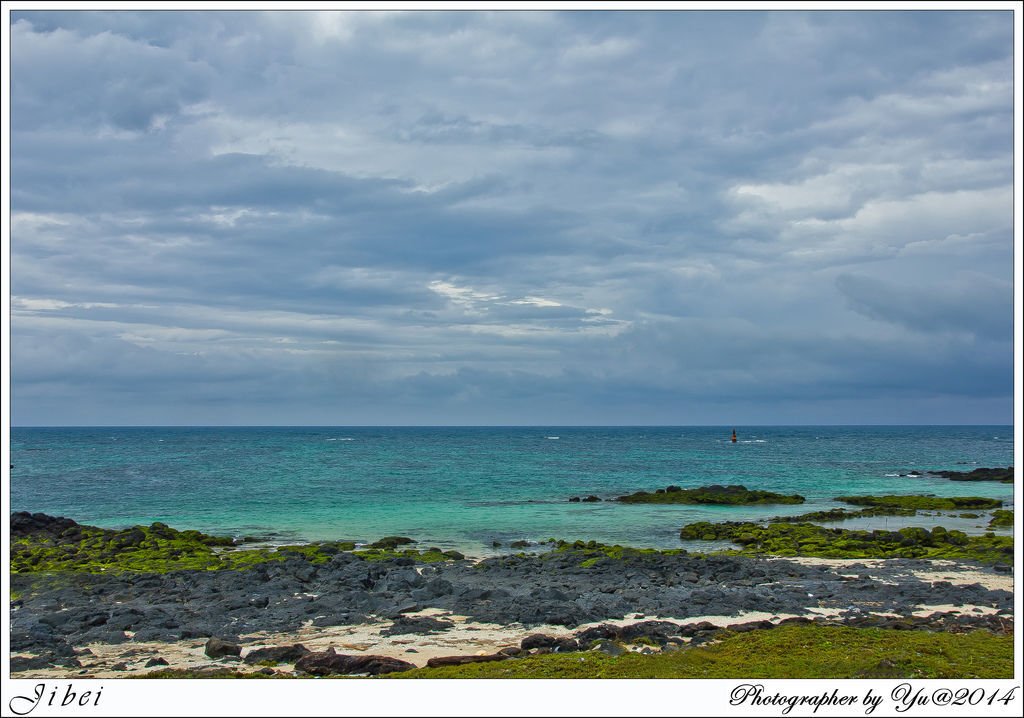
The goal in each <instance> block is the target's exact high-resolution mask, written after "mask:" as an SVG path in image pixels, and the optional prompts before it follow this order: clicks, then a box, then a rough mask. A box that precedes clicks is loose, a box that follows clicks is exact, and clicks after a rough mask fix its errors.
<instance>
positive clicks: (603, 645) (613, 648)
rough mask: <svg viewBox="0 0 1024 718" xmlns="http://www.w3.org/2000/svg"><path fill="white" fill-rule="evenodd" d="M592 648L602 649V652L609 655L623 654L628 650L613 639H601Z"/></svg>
mask: <svg viewBox="0 0 1024 718" xmlns="http://www.w3.org/2000/svg"><path fill="white" fill-rule="evenodd" d="M592 650H595V651H600V652H601V653H607V654H608V655H609V656H621V655H622V654H623V653H625V652H626V649H625V648H623V647H622V646H620V645H619V644H617V643H613V642H611V641H600V642H598V643H597V644H596V645H595V646H594V648H593V649H592Z"/></svg>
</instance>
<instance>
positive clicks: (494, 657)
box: [427, 652, 511, 668]
mask: <svg viewBox="0 0 1024 718" xmlns="http://www.w3.org/2000/svg"><path fill="white" fill-rule="evenodd" d="M509 658H511V656H509V655H506V654H503V653H501V652H498V653H491V654H488V655H486V656H437V657H436V658H431V659H430V660H428V661H427V668H440V667H441V666H464V665H466V664H467V663H491V662H492V661H505V660H508V659H509Z"/></svg>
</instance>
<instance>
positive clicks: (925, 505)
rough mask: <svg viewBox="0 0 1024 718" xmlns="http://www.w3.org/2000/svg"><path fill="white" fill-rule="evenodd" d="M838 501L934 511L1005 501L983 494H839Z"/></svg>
mask: <svg viewBox="0 0 1024 718" xmlns="http://www.w3.org/2000/svg"><path fill="white" fill-rule="evenodd" d="M836 501H844V502H846V503H848V504H853V505H854V506H894V507H898V508H903V509H915V510H917V509H926V510H933V511H952V510H956V509H998V508H999V507H1000V506H1002V505H1003V502H1002V501H1000V500H998V499H986V498H983V497H981V496H954V497H952V498H942V497H939V496H837V497H836Z"/></svg>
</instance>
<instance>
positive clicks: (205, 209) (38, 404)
mask: <svg viewBox="0 0 1024 718" xmlns="http://www.w3.org/2000/svg"><path fill="white" fill-rule="evenodd" d="M1011 18H1012V15H1011V14H1009V13H1003V12H977V13H969V12H955V13H945V12H933V11H929V12H885V13H873V12H854V13H845V12H813V13H801V12H743V13H735V12H730V13H714V12H635V13H633V12H616V13H607V12H573V13H555V12H511V13H509V12H499V13H488V12H432V13H417V12H412V13H368V12H352V13H335V12H328V13H315V12H270V13H262V12H147V13H135V12H118V11H115V12H50V11H40V12H16V13H12V29H11V78H12V85H11V121H12V124H11V126H12V147H11V179H12V182H11V229H12V232H11V269H12V271H11V292H12V295H13V297H12V317H11V329H12V375H13V382H12V383H13V387H12V389H13V419H14V421H15V423H22V424H32V423H76V422H85V423H175V422H177V423H193V422H196V423H222V422H226V423H236V422H240V423H275V422H285V423H335V422H341V423H473V422H484V423H537V422H545V421H554V422H565V423H579V422H582V423H594V422H596V423H611V424H614V423H620V422H624V423H644V422H650V423H672V422H685V423H705V422H712V421H743V420H746V421H761V422H766V423H776V422H782V421H785V422H793V421H796V422H800V421H827V422H830V423H843V422H853V423H856V422H872V421H890V420H905V421H935V420H941V421H949V422H957V421H961V420H963V421H972V422H975V421H996V422H998V421H1009V418H1010V415H1011V410H1012V398H1011V397H1012V373H1011V371H1010V365H1011V359H1012V356H1011V355H1012V308H1011V307H1012V299H1013V288H1012V284H1011V274H1010V269H1009V268H1010V267H1011V266H1012V257H1013V246H1012V236H1013V235H1012V231H1013V227H1012V201H1013V192H1012V168H1013V163H1012V153H1011V149H1012V118H1013V98H1012V89H1013V85H1012V81H1013V80H1012V78H1013V75H1012V32H1011V29H1012V25H1011V22H1010V21H1011ZM894 402H899V403H900V406H901V408H900V409H899V411H898V412H894V410H893V407H892V404H893V403H894ZM730 416H731V417H732V418H730Z"/></svg>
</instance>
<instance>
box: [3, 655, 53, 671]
mask: <svg viewBox="0 0 1024 718" xmlns="http://www.w3.org/2000/svg"><path fill="white" fill-rule="evenodd" d="M51 658H52V656H47V655H46V654H42V655H39V656H31V657H28V658H26V657H25V656H11V673H17V672H18V671H34V670H39V669H40V668H49V667H50V666H51V665H52V661H51Z"/></svg>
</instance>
